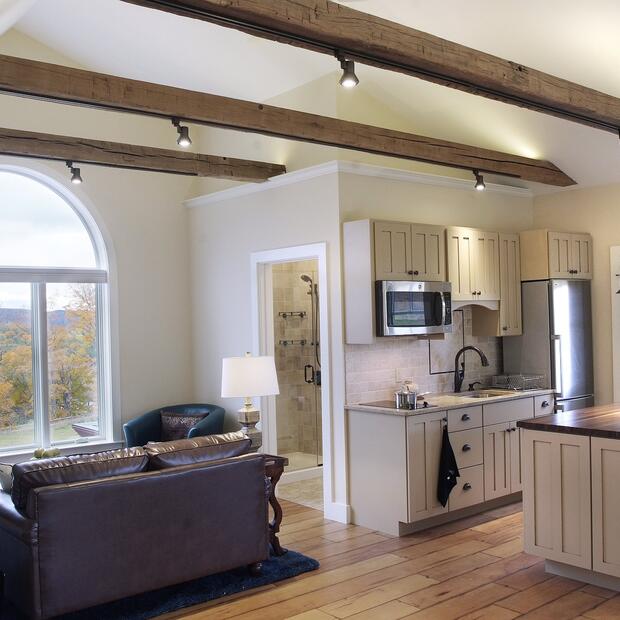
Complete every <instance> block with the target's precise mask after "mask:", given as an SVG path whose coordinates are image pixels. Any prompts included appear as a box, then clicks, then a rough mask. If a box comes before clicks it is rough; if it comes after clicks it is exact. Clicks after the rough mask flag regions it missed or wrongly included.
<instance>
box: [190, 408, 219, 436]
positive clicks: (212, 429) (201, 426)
mask: <svg viewBox="0 0 620 620" xmlns="http://www.w3.org/2000/svg"><path fill="white" fill-rule="evenodd" d="M225 415H226V411H225V410H224V409H222V407H216V406H213V407H211V408H210V411H209V413H208V415H207V416H205V417H204V418H203V419H202V420H200V422H198V424H196V425H195V426H193V427H192V428H191V429H190V431H189V433H188V434H187V438H188V439H191V438H192V437H201V436H203V435H219V434H221V433H222V432H223V431H224V416H225Z"/></svg>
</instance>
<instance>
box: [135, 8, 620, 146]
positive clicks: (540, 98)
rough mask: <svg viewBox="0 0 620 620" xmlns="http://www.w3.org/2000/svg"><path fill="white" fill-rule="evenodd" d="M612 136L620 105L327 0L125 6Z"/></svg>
mask: <svg viewBox="0 0 620 620" xmlns="http://www.w3.org/2000/svg"><path fill="white" fill-rule="evenodd" d="M125 2H129V3H130V4H137V5H140V6H143V7H148V8H153V9H159V10H162V11H166V12H169V13H174V14H177V15H184V16H186V17H193V18H196V19H201V20H204V21H209V22H213V23H216V24H219V25H221V26H226V27H230V28H235V29H238V30H242V31H244V32H247V33H250V34H253V35H256V36H259V37H263V38H267V39H270V40H273V41H278V42H281V43H288V44H291V45H295V46H298V47H303V48H306V49H310V50H313V51H318V52H323V53H327V54H334V53H335V52H336V51H339V52H341V53H343V54H345V55H346V56H347V57H348V58H350V59H353V60H358V61H360V62H362V63H365V64H368V65H372V66H376V67H379V68H381V69H388V70H391V71H396V72H399V73H406V74H409V75H413V76H415V77H418V78H421V79H423V80H427V81H430V82H434V83H436V84H442V85H444V86H450V87H452V88H456V89H459V90H463V91H466V92H469V93H473V94H475V95H480V96H482V97H487V98H489V99H495V100H499V101H503V102H504V103H511V104H514V105H517V106H519V107H524V108H529V109H531V110H536V111H538V112H543V113H545V114H550V115H552V116H557V117H561V118H565V119H568V120H571V121H576V122H578V123H582V124H585V125H590V126H594V127H598V128H601V129H605V130H608V131H612V132H614V133H616V134H618V130H619V129H620V98H618V97H613V96H611V95H607V94H605V93H602V92H599V91H597V90H594V89H592V88H587V87H585V86H581V85H579V84H575V83H574V82H570V81H568V80H564V79H562V78H559V77H555V76H553V75H549V74H547V73H543V72H542V71H537V70H536V69H532V68H530V67H526V66H524V65H522V64H519V63H517V62H511V61H509V60H504V59H503V58H499V57H498V56H493V55H491V54H486V53H484V52H480V51H477V50H475V49H472V48H470V47H466V46H464V45H459V44H458V43H453V42H451V41H448V40H446V39H442V38H440V37H436V36H433V35H431V34H427V33H425V32H421V31H420V30H415V29H414V28H409V27H407V26H404V25H402V24H398V23H396V22H391V21H389V20H386V19H382V18H380V17H376V16H374V15H369V14H367V13H363V12H361V11H356V10H354V9H352V8H349V7H348V6H344V5H342V4H337V3H336V2H330V1H329V0H125Z"/></svg>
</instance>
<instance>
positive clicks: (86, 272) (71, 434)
mask: <svg viewBox="0 0 620 620" xmlns="http://www.w3.org/2000/svg"><path fill="white" fill-rule="evenodd" d="M107 282H108V263H107V257H106V255H105V247H104V245H103V242H102V241H101V235H100V233H99V231H98V230H97V229H96V226H95V224H94V222H93V221H92V218H90V217H89V215H88V214H87V213H85V212H80V210H79V209H78V207H77V205H74V204H72V203H71V202H70V201H69V199H68V198H67V197H65V196H64V195H62V194H61V193H59V192H57V191H55V190H54V189H53V188H52V186H51V184H50V185H47V184H45V183H44V182H42V181H40V180H38V179H35V178H34V177H32V176H28V175H26V174H22V173H17V172H15V171H13V170H2V169H0V454H2V453H3V452H16V451H20V450H27V449H32V448H36V447H48V446H58V447H60V446H63V445H68V444H71V443H75V442H88V441H92V440H103V439H109V438H111V414H110V402H111V399H110V380H109V377H110V372H109V361H108V360H109V355H108V351H109V328H108V315H109V313H108V291H107V286H108V285H107Z"/></svg>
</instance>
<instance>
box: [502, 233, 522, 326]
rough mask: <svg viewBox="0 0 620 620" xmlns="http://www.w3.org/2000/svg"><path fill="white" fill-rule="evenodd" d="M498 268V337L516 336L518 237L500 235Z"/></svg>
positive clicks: (519, 313) (518, 282) (518, 310)
mask: <svg viewBox="0 0 620 620" xmlns="http://www.w3.org/2000/svg"><path fill="white" fill-rule="evenodd" d="M499 268H500V277H499V284H500V298H499V322H500V333H499V335H501V336H518V335H519V334H521V332H522V324H521V258H520V248H519V235H517V234H510V235H507V234H500V236H499Z"/></svg>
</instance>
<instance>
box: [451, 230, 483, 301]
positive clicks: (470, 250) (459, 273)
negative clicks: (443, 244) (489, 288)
mask: <svg viewBox="0 0 620 620" xmlns="http://www.w3.org/2000/svg"><path fill="white" fill-rule="evenodd" d="M475 237H476V231H475V230H473V229H471V228H462V227H459V226H450V227H449V228H448V229H447V239H448V278H449V280H450V282H451V283H452V299H453V300H455V301H465V300H468V299H473V297H474V295H473V294H472V293H473V291H474V290H475V289H474V282H473V277H474V271H475V269H476V266H475V258H474V247H475Z"/></svg>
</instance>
